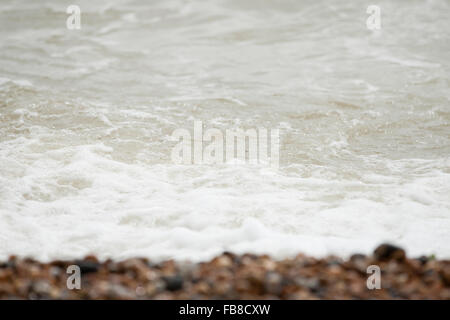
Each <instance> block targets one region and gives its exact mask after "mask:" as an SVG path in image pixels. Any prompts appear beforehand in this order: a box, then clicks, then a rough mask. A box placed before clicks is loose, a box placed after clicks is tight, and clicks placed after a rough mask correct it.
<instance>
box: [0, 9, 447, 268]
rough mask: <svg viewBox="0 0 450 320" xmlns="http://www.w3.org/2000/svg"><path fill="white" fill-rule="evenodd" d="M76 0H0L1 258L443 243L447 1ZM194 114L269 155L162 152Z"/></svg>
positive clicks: (418, 247) (429, 250)
mask: <svg viewBox="0 0 450 320" xmlns="http://www.w3.org/2000/svg"><path fill="white" fill-rule="evenodd" d="M7 2H8V1H7ZM79 5H80V7H81V12H82V29H81V30H79V31H77V30H72V31H68V30H66V29H65V23H64V22H65V20H64V19H65V17H66V14H65V7H63V6H64V4H61V3H60V2H59V1H47V2H46V3H45V4H44V5H42V6H41V5H40V4H37V3H33V2H26V3H25V2H23V3H21V5H20V7H19V6H17V5H16V3H13V2H11V3H5V4H3V3H2V4H1V5H0V30H1V31H0V32H1V34H2V37H1V38H0V39H1V40H0V49H1V51H0V52H1V55H0V70H1V72H2V76H1V77H0V97H1V99H0V260H2V259H5V258H7V256H8V255H10V254H16V255H20V256H33V257H36V258H40V259H43V260H49V259H63V258H74V257H80V256H83V255H86V254H90V253H93V254H96V255H98V256H100V257H101V258H107V257H112V258H119V259H122V258H126V257H132V256H146V257H150V258H152V259H168V258H178V259H190V260H196V261H198V260H203V259H207V258H210V257H212V256H213V255H215V254H218V253H220V252H222V251H225V250H227V251H233V252H237V253H244V252H255V253H269V254H271V255H273V256H274V257H276V258H283V257H286V256H290V255H295V254H297V253H298V252H299V251H302V252H305V253H308V254H312V255H316V256H321V255H326V254H330V253H334V254H339V255H348V254H351V253H355V252H363V253H368V252H370V251H371V250H373V248H374V247H375V246H376V245H378V244H379V243H381V242H383V241H389V242H393V243H395V244H398V245H401V246H404V247H405V248H406V249H407V251H408V253H409V254H410V255H412V256H418V255H422V254H436V255H437V256H439V257H446V258H448V257H450V246H449V244H450V232H449V230H450V147H449V146H450V135H449V122H450V112H449V101H450V92H449V89H448V82H449V74H450V72H449V67H450V65H449V57H448V52H449V51H450V47H449V45H450V44H449V42H448V41H444V40H445V39H448V36H449V30H450V29H449V28H448V17H447V15H446V14H445V13H446V12H448V9H449V5H450V4H449V3H448V1H446V0H437V1H432V2H427V3H422V2H419V1H417V2H415V1H396V2H390V1H380V3H379V4H378V5H379V6H380V7H381V9H382V11H381V12H382V30H381V31H380V32H377V33H376V34H375V33H372V31H370V30H367V28H366V26H365V19H366V18H367V14H366V7H365V5H362V4H361V5H360V4H356V3H352V4H349V3H347V2H346V1H343V0H342V1H340V0H335V1H332V2H329V1H319V2H317V1H301V2H300V1H298V2H292V1H287V0H286V1H277V2H273V3H268V4H266V3H265V4H261V3H259V2H258V4H256V2H255V1H250V0H244V1H242V0H239V1H237V0H236V1H226V2H222V1H209V2H208V3H205V2H197V1H191V2H184V1H181V0H180V1H178V0H176V1H170V2H169V1H156V2H152V4H137V3H136V2H133V1H122V0H121V1H98V2H96V3H95V4H93V3H92V1H91V2H88V1H86V2H83V1H81V2H80V3H79ZM17 17H21V19H18V18H17ZM426 21H430V22H429V23H428V22H426ZM194 121H202V123H203V124H204V126H205V130H206V129H208V128H218V129H219V130H221V131H222V132H225V130H227V129H235V128H245V129H248V128H259V127H263V128H267V129H269V130H271V129H279V130H280V167H279V169H278V170H275V169H272V168H270V167H268V166H264V165H261V164H260V165H255V164H245V163H242V162H239V161H234V162H228V163H225V164H221V165H176V164H173V163H172V161H171V158H170V155H171V150H172V148H173V146H174V145H175V144H176V142H177V141H174V140H173V139H172V138H171V134H172V132H173V131H174V130H175V129H179V128H182V129H187V130H190V131H191V132H192V130H193V126H194Z"/></svg>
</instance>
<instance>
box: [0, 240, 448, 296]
mask: <svg viewBox="0 0 450 320" xmlns="http://www.w3.org/2000/svg"><path fill="white" fill-rule="evenodd" d="M70 265H76V266H78V267H79V271H80V272H81V277H80V278H79V280H80V282H79V284H80V289H76V288H73V289H72V290H70V289H69V288H68V277H71V274H72V273H71V272H69V273H68V272H67V268H68V267H69V266H70ZM369 266H376V267H379V270H380V272H381V273H380V282H379V283H380V285H381V288H380V289H376V288H375V289H369V288H368V285H367V282H368V278H369V277H371V276H372V274H374V271H373V267H372V270H369V271H368V267H369ZM369 269H370V268H369ZM72 271H73V270H72ZM73 279H74V278H73V277H72V280H73ZM373 279H374V278H372V280H373ZM369 281H371V280H369ZM372 282H373V281H372ZM0 299H446V300H448V299H450V260H436V259H434V258H433V257H424V256H422V257H418V258H408V257H406V255H405V251H404V250H403V249H401V248H398V247H395V246H392V245H389V244H382V245H380V246H379V247H378V248H377V249H376V250H375V251H374V252H373V254H371V255H362V254H354V255H352V256H351V257H350V258H348V259H342V258H339V257H336V256H328V257H325V258H313V257H310V256H306V255H303V254H301V253H300V254H298V255H297V256H296V257H293V258H289V259H283V260H274V259H272V258H271V257H270V256H268V255H256V254H243V255H237V254H233V253H228V252H226V253H223V254H221V255H218V256H216V257H215V258H213V259H211V260H209V261H206V262H200V263H189V262H183V263H181V262H176V261H173V260H168V261H164V262H160V263H152V262H151V261H150V260H148V259H146V258H132V259H126V260H123V261H120V262H116V261H113V260H110V259H108V260H105V261H103V262H101V261H99V260H98V259H97V258H96V257H94V256H87V257H85V258H83V259H81V260H67V261H63V260H54V261H51V262H48V263H40V262H38V261H36V260H34V259H29V258H28V259H26V258H25V259H23V258H17V257H14V256H12V257H10V258H9V260H7V261H4V262H0Z"/></svg>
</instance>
